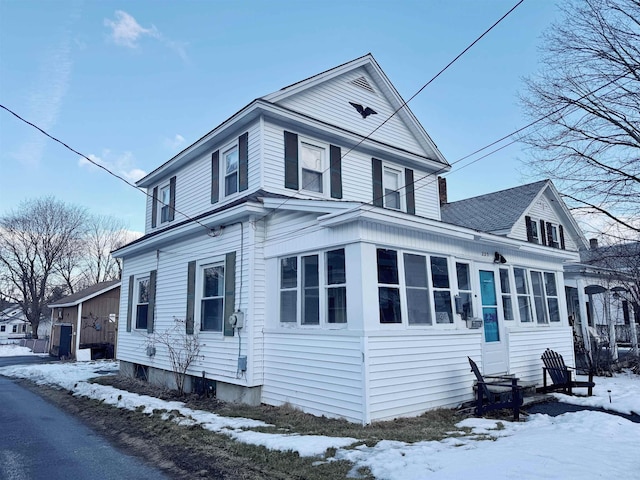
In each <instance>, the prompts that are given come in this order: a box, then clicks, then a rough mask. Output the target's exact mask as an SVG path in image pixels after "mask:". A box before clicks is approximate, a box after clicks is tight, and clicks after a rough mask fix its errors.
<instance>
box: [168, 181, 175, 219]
mask: <svg viewBox="0 0 640 480" xmlns="http://www.w3.org/2000/svg"><path fill="white" fill-rule="evenodd" d="M174 218H176V177H175V176H173V177H171V178H170V179H169V221H170V222H172V221H173V219H174Z"/></svg>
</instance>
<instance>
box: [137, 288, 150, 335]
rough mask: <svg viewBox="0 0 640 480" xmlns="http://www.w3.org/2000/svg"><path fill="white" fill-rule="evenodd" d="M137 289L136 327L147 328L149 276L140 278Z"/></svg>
mask: <svg viewBox="0 0 640 480" xmlns="http://www.w3.org/2000/svg"><path fill="white" fill-rule="evenodd" d="M136 289H137V290H136V328H137V329H139V330H146V329H147V314H148V312H149V277H146V278H140V279H138V281H137V284H136Z"/></svg>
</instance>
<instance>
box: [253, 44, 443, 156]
mask: <svg viewBox="0 0 640 480" xmlns="http://www.w3.org/2000/svg"><path fill="white" fill-rule="evenodd" d="M360 68H364V70H365V71H366V73H367V74H368V75H369V76H370V77H371V79H372V81H373V82H374V84H375V85H376V86H377V87H378V88H379V89H380V91H381V92H382V93H383V95H384V97H385V98H386V99H387V101H388V102H389V103H390V105H391V108H392V109H393V112H394V114H393V116H397V117H398V118H400V120H401V121H402V122H403V123H404V125H405V126H406V127H407V128H408V129H409V130H410V131H411V133H412V134H413V136H414V137H415V139H416V141H417V142H418V144H419V145H420V146H421V147H422V149H423V150H424V151H425V152H428V154H429V156H433V157H434V158H432V160H434V161H436V162H438V163H441V164H442V165H443V166H446V167H449V163H448V162H447V160H446V159H445V158H444V156H443V155H442V153H441V152H440V150H439V149H438V147H437V145H436V144H435V143H434V141H433V140H432V139H431V137H430V136H429V134H428V133H427V132H426V131H425V129H424V127H423V126H422V125H421V124H420V122H419V121H418V119H417V118H416V116H415V115H414V114H413V112H412V111H411V110H410V109H409V106H408V104H407V102H405V101H404V99H403V98H402V97H401V96H400V94H399V93H398V91H397V90H396V88H395V87H394V86H393V84H392V83H391V81H390V80H389V78H388V77H387V75H386V74H385V73H384V72H383V71H382V68H380V65H379V64H378V62H377V61H376V59H375V58H374V57H373V55H372V54H371V53H367V54H366V55H363V56H362V57H358V58H356V59H354V60H351V61H349V62H346V63H343V64H342V65H338V66H337V67H333V68H330V69H329V70H325V71H324V72H321V73H318V74H316V75H313V76H311V77H309V78H306V79H304V80H301V81H299V82H295V83H293V84H291V85H288V86H286V87H284V88H281V89H280V90H278V91H276V92H273V93H270V94H269V95H265V96H264V97H262V100H266V101H268V102H272V103H276V104H277V103H279V102H281V101H283V100H285V99H287V98H288V97H291V96H293V95H296V94H298V93H300V92H302V91H304V90H307V89H310V88H313V87H315V86H317V85H319V84H321V83H324V82H327V81H329V80H332V79H334V78H336V77H338V76H341V75H344V74H345V73H347V72H350V71H353V70H356V69H360ZM358 80H360V81H362V82H363V83H364V85H365V89H367V87H368V88H371V86H370V85H368V82H367V80H366V79H365V78H360V79H357V80H354V81H352V83H353V82H357V81H358ZM390 118H391V117H387V118H384V121H383V124H381V125H380V126H379V127H378V128H380V127H381V126H382V125H384V123H386V122H387V121H388V120H389V119H390ZM378 128H376V129H375V130H377V129H378ZM375 130H374V132H375ZM372 133H373V132H371V133H369V136H371V134H372ZM421 153H422V152H421Z"/></svg>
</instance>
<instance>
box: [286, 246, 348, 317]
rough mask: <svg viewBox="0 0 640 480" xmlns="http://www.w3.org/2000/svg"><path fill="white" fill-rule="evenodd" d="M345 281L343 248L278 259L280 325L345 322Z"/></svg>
mask: <svg viewBox="0 0 640 480" xmlns="http://www.w3.org/2000/svg"><path fill="white" fill-rule="evenodd" d="M321 265H324V266H325V268H320V266H321ZM298 266H300V268H298ZM346 282H347V279H346V269H345V250H344V248H340V249H336V250H330V251H327V252H321V253H316V254H313V255H302V256H292V257H286V258H282V259H280V322H282V323H289V324H297V323H299V324H300V325H305V326H319V325H321V324H323V323H326V324H344V323H347V286H346ZM321 292H324V293H323V294H322V295H321ZM298 305H300V308H298Z"/></svg>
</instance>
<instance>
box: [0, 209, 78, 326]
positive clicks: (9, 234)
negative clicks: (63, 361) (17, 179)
mask: <svg viewBox="0 0 640 480" xmlns="http://www.w3.org/2000/svg"><path fill="white" fill-rule="evenodd" d="M86 216H87V214H86V211H85V210H84V209H83V208H81V207H76V206H70V205H67V204H65V203H64V202H61V201H59V200H56V199H55V198H53V197H44V198H41V199H37V200H30V201H26V202H24V203H22V204H21V205H20V207H19V208H18V210H17V211H14V212H11V213H9V214H7V215H5V216H4V217H1V218H0V275H1V276H2V277H3V279H2V280H3V283H4V284H7V285H8V286H9V287H11V288H12V292H11V300H13V301H15V302H17V303H18V304H19V305H20V307H21V308H22V311H23V313H24V314H25V317H26V318H27V320H28V321H29V322H30V323H31V326H32V330H33V332H34V335H35V336H36V338H37V331H38V324H39V323H40V318H41V316H42V314H43V312H45V311H46V301H47V297H48V294H49V290H50V288H51V278H52V276H54V275H55V273H56V269H57V268H58V267H59V263H60V261H61V259H62V258H63V257H64V256H65V254H66V253H67V249H68V248H70V246H73V245H75V239H77V238H78V237H79V236H81V235H82V234H83V227H84V222H85V220H86Z"/></svg>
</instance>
